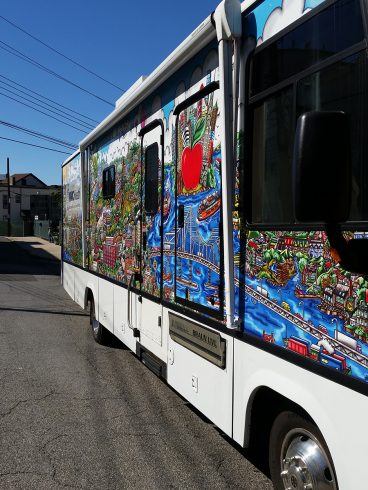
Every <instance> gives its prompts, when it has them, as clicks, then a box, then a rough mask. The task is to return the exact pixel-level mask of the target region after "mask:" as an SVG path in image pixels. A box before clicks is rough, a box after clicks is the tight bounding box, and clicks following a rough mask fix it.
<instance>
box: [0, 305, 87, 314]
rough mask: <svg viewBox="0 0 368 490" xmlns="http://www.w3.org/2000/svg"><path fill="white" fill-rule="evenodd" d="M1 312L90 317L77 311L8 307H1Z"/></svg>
mask: <svg viewBox="0 0 368 490" xmlns="http://www.w3.org/2000/svg"><path fill="white" fill-rule="evenodd" d="M0 311H23V312H25V313H46V314H47V315H71V316H89V314H88V313H83V312H81V313H78V312H76V311H55V310H45V309H37V308H8V307H6V306H0Z"/></svg>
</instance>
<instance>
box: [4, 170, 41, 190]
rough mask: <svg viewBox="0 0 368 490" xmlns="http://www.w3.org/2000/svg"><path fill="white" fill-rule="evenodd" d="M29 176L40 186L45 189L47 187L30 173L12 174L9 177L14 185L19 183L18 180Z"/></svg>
mask: <svg viewBox="0 0 368 490" xmlns="http://www.w3.org/2000/svg"><path fill="white" fill-rule="evenodd" d="M29 176H32V177H33V178H35V179H36V180H38V181H39V182H40V184H42V185H43V186H45V187H47V185H46V184H45V182H42V180H41V179H39V178H38V177H36V176H35V175H34V174H32V173H31V172H29V173H28V174H13V175H12V176H11V178H12V179H13V185H16V184H17V182H19V181H20V180H22V179H25V178H27V177H29Z"/></svg>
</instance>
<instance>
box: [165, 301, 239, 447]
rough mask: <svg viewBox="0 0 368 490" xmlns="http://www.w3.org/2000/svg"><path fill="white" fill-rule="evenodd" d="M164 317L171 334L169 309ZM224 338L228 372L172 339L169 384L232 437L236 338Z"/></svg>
mask: <svg viewBox="0 0 368 490" xmlns="http://www.w3.org/2000/svg"><path fill="white" fill-rule="evenodd" d="M163 317H164V326H165V327H166V329H167V330H169V310H167V309H166V308H164V315H163ZM206 328H207V327H206ZM221 338H222V339H224V340H225V341H226V366H225V369H221V368H220V367H218V366H216V365H215V364H212V363H211V362H209V361H208V360H207V359H204V358H203V357H201V356H200V355H198V354H196V353H194V352H191V351H190V350H189V349H187V348H186V347H184V346H182V345H179V344H178V343H177V342H175V341H174V340H173V339H172V338H171V336H170V335H169V336H168V350H169V356H168V357H169V359H168V365H167V381H168V383H169V385H170V386H172V387H173V388H174V389H175V390H176V391H178V392H179V393H180V394H181V395H182V396H183V397H184V398H185V399H186V400H188V401H189V402H190V403H191V404H192V405H194V406H195V407H196V408H197V409H198V410H199V411H200V412H201V413H203V414H204V415H205V416H206V417H208V418H209V419H210V420H211V421H212V422H213V423H214V424H216V425H217V427H219V428H220V429H221V430H223V431H224V432H225V433H226V434H227V435H228V436H230V437H231V436H232V375H233V369H232V365H233V338H232V337H230V336H228V335H224V334H221Z"/></svg>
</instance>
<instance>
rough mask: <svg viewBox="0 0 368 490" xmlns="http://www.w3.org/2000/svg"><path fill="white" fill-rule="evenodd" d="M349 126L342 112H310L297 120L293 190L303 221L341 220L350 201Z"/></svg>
mask: <svg viewBox="0 0 368 490" xmlns="http://www.w3.org/2000/svg"><path fill="white" fill-rule="evenodd" d="M349 140H350V138H349V126H348V121H347V117H346V115H345V113H343V112H319V111H314V112H307V113H305V114H302V115H301V116H300V117H299V119H298V123H297V128H296V135H295V144H294V160H293V191H294V206H295V217H296V219H297V220H298V221H300V222H309V223H310V222H322V223H341V222H344V221H346V220H347V219H348V217H349V212H350V201H351V162H350V142H349Z"/></svg>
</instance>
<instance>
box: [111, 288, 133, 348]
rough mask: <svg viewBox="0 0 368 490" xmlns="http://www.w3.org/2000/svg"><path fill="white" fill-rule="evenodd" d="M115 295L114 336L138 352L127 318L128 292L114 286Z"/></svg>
mask: <svg viewBox="0 0 368 490" xmlns="http://www.w3.org/2000/svg"><path fill="white" fill-rule="evenodd" d="M113 294H114V335H116V336H117V337H118V339H119V340H121V341H122V342H123V343H124V344H125V345H126V346H127V347H129V349H131V350H132V351H133V352H135V351H136V343H137V339H136V338H135V337H134V336H133V329H131V328H129V325H128V316H127V304H128V290H127V289H125V288H122V287H121V286H117V285H113Z"/></svg>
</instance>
